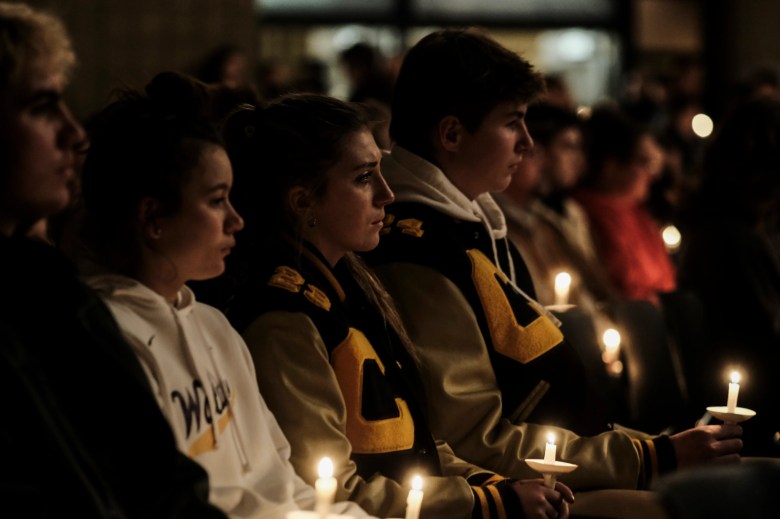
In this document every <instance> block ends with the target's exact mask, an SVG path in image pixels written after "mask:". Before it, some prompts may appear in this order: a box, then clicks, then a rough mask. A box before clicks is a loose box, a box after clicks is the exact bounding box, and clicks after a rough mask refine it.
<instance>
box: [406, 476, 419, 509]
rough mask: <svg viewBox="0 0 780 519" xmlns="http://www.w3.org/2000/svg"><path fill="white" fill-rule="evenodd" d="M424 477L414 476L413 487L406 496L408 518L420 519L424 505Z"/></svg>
mask: <svg viewBox="0 0 780 519" xmlns="http://www.w3.org/2000/svg"><path fill="white" fill-rule="evenodd" d="M422 498H423V491H422V478H421V477H420V476H414V477H413V478H412V489H411V490H410V491H409V496H408V497H407V498H406V519H419V517H420V507H421V506H422Z"/></svg>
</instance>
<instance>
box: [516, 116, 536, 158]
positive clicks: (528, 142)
mask: <svg viewBox="0 0 780 519" xmlns="http://www.w3.org/2000/svg"><path fill="white" fill-rule="evenodd" d="M533 148H534V140H533V138H532V137H531V134H530V132H529V131H528V127H527V126H526V125H525V120H523V122H522V124H521V125H520V131H519V132H518V133H517V144H516V145H515V149H516V150H517V152H518V153H525V152H528V151H531V150H532V149H533Z"/></svg>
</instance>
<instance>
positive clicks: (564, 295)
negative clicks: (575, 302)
mask: <svg viewBox="0 0 780 519" xmlns="http://www.w3.org/2000/svg"><path fill="white" fill-rule="evenodd" d="M570 287H571V275H570V274H569V273H568V272H559V273H558V274H557V275H556V276H555V304H556V305H565V304H568V303H569V288H570Z"/></svg>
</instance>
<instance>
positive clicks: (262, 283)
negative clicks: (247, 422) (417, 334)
mask: <svg viewBox="0 0 780 519" xmlns="http://www.w3.org/2000/svg"><path fill="white" fill-rule="evenodd" d="M294 249H295V247H294V246H293V245H291V244H289V243H288V242H283V241H282V242H280V243H278V244H277V246H276V247H273V246H269V247H267V248H266V249H265V251H266V253H267V252H268V251H271V250H273V251H276V252H278V254H276V255H275V256H276V257H274V258H273V259H271V258H269V257H266V258H265V260H261V261H262V262H263V263H264V266H263V267H262V268H260V270H259V271H255V274H254V275H255V277H254V279H253V281H250V282H249V283H246V284H244V285H243V287H244V290H242V291H240V292H239V294H238V296H237V297H236V299H235V300H234V302H233V304H232V305H231V307H230V308H229V310H228V316H229V318H230V319H231V320H232V322H233V323H234V325H235V326H236V328H237V329H239V330H243V335H244V338H245V340H246V342H247V345H248V346H249V349H250V351H251V353H252V356H253V358H254V361H255V365H256V366H257V370H258V371H257V373H258V383H259V386H260V390H261V391H262V393H263V395H264V396H265V398H266V401H267V402H268V405H269V407H270V408H271V410H272V411H273V412H274V414H275V415H276V417H277V419H278V420H279V423H280V425H281V426H282V429H283V430H284V431H285V434H286V435H287V437H288V438H289V440H290V443H291V444H292V458H291V460H292V463H293V465H294V466H295V467H296V470H297V471H298V473H299V474H301V476H302V477H303V478H304V479H305V480H307V481H310V482H313V481H314V480H315V478H316V477H317V476H316V473H315V467H316V466H317V461H318V459H319V458H320V457H321V456H324V455H328V456H330V457H331V458H333V460H334V464H335V466H336V467H338V470H337V473H336V474H335V476H336V478H337V480H338V489H337V494H336V495H337V498H340V499H341V498H348V499H350V500H353V501H355V502H357V503H358V504H359V505H360V506H362V507H363V508H365V509H366V510H367V511H369V513H372V514H374V515H377V516H380V517H387V516H392V517H402V516H403V515H404V511H405V508H406V497H407V494H408V490H409V483H410V481H411V478H412V476H413V475H414V474H420V475H422V476H426V477H425V483H424V485H425V487H424V488H425V498H424V499H423V502H422V511H421V516H422V517H423V518H434V517H441V518H450V517H461V518H466V517H474V518H480V519H489V518H492V517H496V518H498V517H510V516H511V517H519V516H522V509H521V507H520V502H519V498H518V497H517V495H516V494H515V492H514V490H512V489H511V488H510V487H509V486H508V483H509V482H510V481H509V480H506V479H505V478H503V477H499V476H497V475H495V474H493V473H491V472H487V471H484V470H481V469H477V468H476V467H474V466H472V465H470V464H467V463H465V462H463V461H461V460H459V459H457V458H456V457H455V456H454V455H453V454H452V451H451V450H450V449H449V447H448V446H446V445H445V444H443V443H441V442H439V443H437V442H435V441H434V439H433V437H432V435H431V434H430V432H429V429H428V426H427V423H426V418H425V415H424V410H423V407H424V405H421V404H420V402H422V394H421V385H420V383H419V379H418V378H417V371H416V369H415V363H414V361H413V359H412V358H411V356H410V355H409V354H408V353H407V352H406V350H405V349H404V348H403V346H402V345H401V342H400V340H399V339H398V337H397V335H395V334H394V333H393V331H392V330H391V329H390V328H388V327H386V326H385V323H384V320H383V319H382V317H381V315H380V314H379V312H378V311H376V310H375V309H374V307H373V306H371V305H370V304H369V303H368V301H367V299H366V297H365V295H363V292H362V290H361V289H360V288H359V287H358V285H357V284H356V282H355V281H354V279H353V277H352V275H351V273H350V272H349V271H348V268H347V267H346V266H345V265H344V263H345V261H343V260H342V261H341V262H339V264H337V265H336V268H331V267H330V266H329V265H328V264H327V262H326V261H325V260H324V259H323V258H322V256H321V255H320V254H319V253H318V252H317V250H316V249H315V248H314V247H310V246H308V244H303V248H302V252H301V253H297V252H294ZM266 262H267V263H266Z"/></svg>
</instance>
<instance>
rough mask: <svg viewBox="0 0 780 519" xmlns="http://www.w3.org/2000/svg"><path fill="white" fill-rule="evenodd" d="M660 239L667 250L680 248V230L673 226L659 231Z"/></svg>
mask: <svg viewBox="0 0 780 519" xmlns="http://www.w3.org/2000/svg"><path fill="white" fill-rule="evenodd" d="M661 237H662V238H663V240H664V244H665V245H666V248H667V250H670V251H674V250H677V249H679V248H680V244H681V243H682V234H680V230H679V229H678V228H677V227H675V226H674V225H667V226H666V227H664V229H663V231H661Z"/></svg>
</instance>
